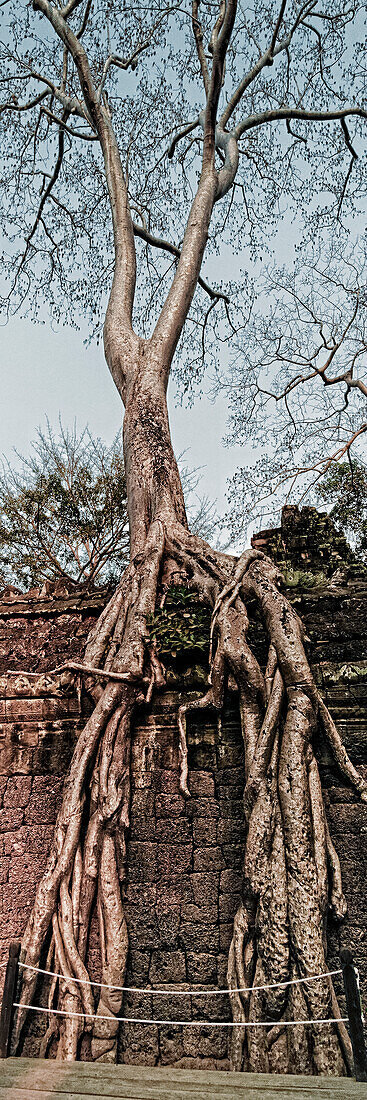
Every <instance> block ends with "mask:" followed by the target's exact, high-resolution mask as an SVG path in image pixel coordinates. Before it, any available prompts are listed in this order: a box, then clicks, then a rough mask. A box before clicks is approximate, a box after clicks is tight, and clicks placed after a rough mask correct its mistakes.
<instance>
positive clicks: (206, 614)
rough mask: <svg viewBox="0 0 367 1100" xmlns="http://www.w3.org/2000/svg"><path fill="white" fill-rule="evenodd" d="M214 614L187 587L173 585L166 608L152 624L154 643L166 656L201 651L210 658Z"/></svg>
mask: <svg viewBox="0 0 367 1100" xmlns="http://www.w3.org/2000/svg"><path fill="white" fill-rule="evenodd" d="M210 621H211V617H210V611H209V608H207V607H204V606H203V604H199V603H198V598H197V595H196V594H195V593H194V592H191V591H190V590H189V589H187V588H185V587H184V586H183V585H171V586H170V588H169V589H168V591H167V595H166V599H165V604H164V607H163V608H159V609H157V611H156V613H155V615H152V616H151V617H150V620H149V622H148V626H149V634H150V638H151V640H152V641H153V640H154V641H155V643H156V646H157V649H158V652H159V653H160V654H161V656H162V657H173V658H174V659H176V658H178V657H182V656H183V655H185V654H187V652H192V651H197V652H200V653H202V654H205V656H207V654H208V649H209V635H210Z"/></svg>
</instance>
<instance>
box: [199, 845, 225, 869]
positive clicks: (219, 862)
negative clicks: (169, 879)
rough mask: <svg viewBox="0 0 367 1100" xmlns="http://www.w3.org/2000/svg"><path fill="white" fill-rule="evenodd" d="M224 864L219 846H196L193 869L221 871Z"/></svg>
mask: <svg viewBox="0 0 367 1100" xmlns="http://www.w3.org/2000/svg"><path fill="white" fill-rule="evenodd" d="M225 865H226V864H225V860H224V858H223V854H222V849H221V848H197V849H196V851H195V852H194V871H197V872H200V871H221V870H223V869H224V867H225Z"/></svg>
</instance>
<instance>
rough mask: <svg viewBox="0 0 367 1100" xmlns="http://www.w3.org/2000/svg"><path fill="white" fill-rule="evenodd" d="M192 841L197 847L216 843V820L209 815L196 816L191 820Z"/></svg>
mask: <svg viewBox="0 0 367 1100" xmlns="http://www.w3.org/2000/svg"><path fill="white" fill-rule="evenodd" d="M193 828H194V842H195V846H196V847H197V848H203V847H204V846H211V845H216V843H217V821H216V820H213V818H210V817H198V818H194V820H193Z"/></svg>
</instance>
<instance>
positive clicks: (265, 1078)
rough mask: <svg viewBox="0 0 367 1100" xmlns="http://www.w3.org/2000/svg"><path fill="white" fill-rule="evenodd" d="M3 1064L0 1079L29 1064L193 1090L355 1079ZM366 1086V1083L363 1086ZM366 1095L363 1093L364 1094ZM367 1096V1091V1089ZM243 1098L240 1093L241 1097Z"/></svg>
mask: <svg viewBox="0 0 367 1100" xmlns="http://www.w3.org/2000/svg"><path fill="white" fill-rule="evenodd" d="M0 1065H1V1074H0V1077H1V1080H4V1074H6V1075H8V1074H12V1073H15V1074H16V1075H17V1076H18V1074H20V1073H21V1072H22V1071H23V1070H24V1071H26V1070H28V1069H29V1068H31V1069H32V1071H33V1072H34V1073H37V1074H38V1073H39V1074H40V1076H41V1079H42V1080H43V1081H46V1079H48V1076H49V1075H51V1079H52V1080H53V1081H55V1080H56V1077H58V1076H60V1078H62V1077H63V1076H64V1075H65V1076H67V1078H68V1080H70V1077H71V1075H74V1074H75V1075H77V1079H78V1081H79V1080H80V1081H82V1080H84V1079H86V1078H89V1077H96V1078H97V1079H98V1080H100V1079H103V1080H106V1081H107V1080H108V1081H109V1080H112V1081H115V1082H116V1081H118V1082H119V1083H120V1082H122V1083H123V1082H124V1081H129V1082H130V1081H131V1082H138V1083H139V1084H140V1083H141V1082H144V1083H146V1084H147V1085H148V1086H149V1085H152V1084H153V1083H154V1084H157V1086H158V1085H160V1084H161V1085H163V1086H165V1085H167V1083H168V1082H169V1084H170V1086H172V1085H173V1086H174V1085H178V1086H180V1087H181V1088H183V1087H189V1090H190V1091H191V1092H195V1089H197V1088H198V1089H202V1087H203V1082H205V1087H207V1086H208V1085H211V1086H212V1087H213V1088H216V1087H217V1088H218V1089H220V1091H221V1093H222V1095H223V1094H224V1093H225V1092H226V1090H227V1089H231V1090H234V1091H235V1092H239V1093H241V1092H242V1091H243V1089H244V1087H245V1086H246V1087H247V1086H248V1084H249V1083H251V1085H252V1086H253V1087H255V1088H258V1089H260V1088H264V1087H268V1088H271V1089H272V1090H273V1091H276V1090H277V1089H279V1088H281V1087H283V1088H285V1087H289V1086H291V1087H292V1089H293V1091H294V1092H295V1093H297V1092H299V1091H300V1090H301V1089H303V1090H305V1089H308V1090H311V1092H312V1091H313V1092H314V1091H315V1089H316V1090H317V1092H318V1093H319V1095H320V1093H321V1094H322V1093H323V1092H325V1093H326V1094H327V1095H329V1093H330V1087H331V1083H332V1086H333V1089H334V1094H335V1092H336V1090H337V1089H339V1090H342V1095H343V1096H344V1095H346V1094H347V1095H348V1090H349V1089H350V1087H351V1086H352V1087H353V1084H354V1082H353V1081H352V1080H351V1079H350V1078H346V1077H337V1078H336V1077H333V1078H329V1077H304V1076H295V1075H290V1074H289V1075H288V1074H270V1073H262V1074H252V1073H246V1074H242V1073H234V1072H227V1071H223V1070H200V1069H199V1070H194V1069H176V1068H175V1067H174V1066H133V1065H126V1064H124V1063H119V1064H118V1065H114V1064H112V1065H111V1064H109V1063H107V1062H104V1063H98V1062H73V1063H70V1062H56V1061H52V1060H51V1059H30V1058H8V1059H7V1060H6V1061H3V1062H2V1063H1V1062H0ZM363 1087H364V1088H366V1086H363ZM361 1095H364V1094H361ZM366 1096H367V1093H366ZM238 1100H241V1097H240V1096H239V1097H238Z"/></svg>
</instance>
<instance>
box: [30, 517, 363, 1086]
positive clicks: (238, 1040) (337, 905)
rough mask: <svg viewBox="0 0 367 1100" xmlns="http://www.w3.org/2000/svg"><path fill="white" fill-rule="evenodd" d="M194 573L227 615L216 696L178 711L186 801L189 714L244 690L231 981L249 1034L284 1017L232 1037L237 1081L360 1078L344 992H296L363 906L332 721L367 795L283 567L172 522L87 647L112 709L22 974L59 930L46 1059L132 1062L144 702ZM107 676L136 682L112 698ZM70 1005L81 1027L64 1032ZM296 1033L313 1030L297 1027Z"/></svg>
mask: <svg viewBox="0 0 367 1100" xmlns="http://www.w3.org/2000/svg"><path fill="white" fill-rule="evenodd" d="M183 575H184V577H185V581H186V583H187V584H189V585H190V586H191V587H192V588H194V589H195V590H196V591H198V593H199V596H200V598H201V599H202V600H204V601H206V602H207V604H209V606H210V607H211V608H212V612H213V615H212V626H211V637H210V684H209V689H208V691H207V692H206V694H205V696H203V698H202V699H201V700H198V701H196V702H194V703H190V704H188V705H186V706H183V707H180V709H179V715H178V721H179V738H180V740H179V753H180V789H181V793H182V794H183V796H184V797H185V798H189V797H190V792H189V782H188V753H187V738H186V716H187V712H188V711H190V710H191V709H193V708H197V707H199V708H205V707H211V708H214V710H215V711H216V712H217V713H220V711H221V709H222V706H223V701H224V696H225V691H226V689H227V686H228V684H229V685H230V687H231V690H233V687H234V686H236V687H237V689H238V697H239V707H240V715H241V728H242V736H243V744H244V757H245V790H244V809H245V817H246V822H247V836H246V843H245V851H244V865H243V869H244V875H243V896H242V900H241V905H240V907H239V909H238V912H237V914H236V917H235V921H234V929H233V939H232V943H231V947H230V951H229V960H228V985H229V990H230V1000H231V1006H232V1014H233V1019H234V1021H236V1022H239V1023H247V1024H251V1023H256V1024H261V1023H262V1021H264V1022H265V1021H267V1026H266V1027H265V1026H264V1027H256V1028H255V1027H253V1028H251V1027H248V1028H238V1029H237V1028H236V1029H233V1035H232V1038H231V1064H232V1066H233V1068H234V1069H237V1070H255V1071H263V1072H267V1071H271V1072H295V1073H309V1072H315V1073H319V1074H322V1075H341V1074H343V1073H345V1072H350V1068H351V1052H350V1043H349V1039H348V1036H347V1033H346V1031H345V1029H344V1028H343V1025H340V1024H337V1023H335V1025H331V1026H330V1025H326V1026H324V1025H321V1024H318V1023H317V1021H318V1020H322V1019H329V1018H332V1017H333V1018H335V1017H338V1016H340V1011H339V1007H338V1004H337V1000H336V996H335V992H334V989H333V986H332V982H331V979H330V978H328V977H326V978H323V979H321V980H319V981H315V982H313V981H307V980H306V981H305V982H304V983H303V984H301V985H299V984H289V983H292V982H294V981H296V980H297V981H298V980H299V979H310V978H311V977H312V976H314V975H317V974H323V973H325V972H326V971H327V970H328V967H327V960H326V947H327V944H326V932H327V918H328V912H329V911H330V909H331V910H332V912H333V914H334V916H335V917H337V918H338V919H341V918H342V917H343V916H344V915H345V910H346V906H345V900H344V897H343V892H342V884H341V875H340V865H339V861H338V857H337V854H336V852H335V849H334V847H333V845H332V842H331V839H330V835H329V831H328V827H327V822H326V816H325V810H324V805H323V799H322V791H321V784H320V777H319V773H318V768H317V763H316V759H315V755H314V752H313V747H312V742H313V739H314V738H315V735H316V732H317V728H318V722H319V721H320V720H321V722H322V725H323V728H324V730H325V733H326V736H327V737H328V740H329V743H330V746H331V748H332V751H333V753H334V758H335V760H336V761H337V763H338V765H339V767H340V768H341V770H342V771H343V774H344V775H345V776H347V778H348V779H349V780H350V781H351V782H352V783H353V785H354V786H355V788H356V789H357V790H358V791H359V793H360V794H361V796H362V797H363V798H365V797H366V784H364V782H363V780H362V779H361V778H360V777H359V775H358V773H357V772H356V770H355V768H354V767H353V765H352V763H351V761H350V760H349V758H348V756H347V754H346V752H345V749H344V747H343V745H342V742H341V740H340V737H339V735H338V733H337V731H336V729H335V726H334V723H333V722H332V719H331V717H330V715H329V713H328V711H327V709H326V707H325V705H324V704H323V702H322V701H321V700H320V697H319V694H318V692H317V689H316V686H315V684H314V681H313V677H312V674H311V670H310V668H309V665H308V661H307V658H306V654H305V650H304V633H303V627H302V624H301V622H300V620H299V618H298V616H297V615H296V614H295V612H294V611H293V610H292V608H291V606H290V604H289V603H288V601H287V600H286V599H285V597H284V596H283V594H282V593H281V591H280V590H279V587H278V583H279V573H278V571H277V569H276V568H275V567H274V565H273V564H272V563H271V562H270V561H269V560H268V559H266V558H264V556H263V555H262V554H261V553H260V552H258V551H246V553H245V554H244V555H242V557H241V558H240V559H239V560H238V561H236V560H235V559H233V558H230V557H229V556H227V555H224V554H220V553H215V552H214V551H212V550H210V548H209V547H208V546H207V545H206V543H205V542H204V541H203V540H201V539H198V538H196V537H194V536H191V535H190V534H189V533H188V532H187V531H186V530H185V529H184V528H183V527H180V526H179V525H176V526H173V527H172V529H170V531H169V533H167V532H165V530H164V527H163V524H162V523H161V522H159V521H156V522H154V523H152V525H151V527H150V530H149V533H148V537H147V539H146V544H145V547H144V551H143V552H142V553H141V554H139V556H138V557H136V558H135V560H134V561H133V562H131V564H130V566H129V567H128V569H127V570H126V573H125V574H124V577H123V578H122V581H121V584H120V585H119V587H118V589H117V591H116V593H115V594H114V596H113V597H112V600H111V601H110V603H109V604H108V606H107V608H106V609H105V611H104V613H103V615H102V616H101V618H100V620H99V622H98V623H97V624H96V627H95V628H94V630H93V632H92V634H91V635H90V638H89V641H88V644H87V647H86V653H85V660H84V665H85V666H86V668H84V672H83V673H82V674H83V676H84V686H85V687H86V688H87V690H88V692H89V694H90V695H91V696H92V698H93V699H94V702H95V709H94V711H93V714H92V715H91V718H90V719H89V720H88V722H87V723H86V726H85V728H84V730H83V732H82V734H81V735H80V737H79V741H78V744H77V746H76V749H75V752H74V757H73V760H72V764H71V768H70V773H69V776H68V779H67V781H66V784H65V790H64V797H63V802H62V806H61V809H60V813H59V816H58V820H57V825H56V829H55V837H54V842H53V847H52V850H51V854H50V858H49V862H48V866H47V869H46V872H45V875H44V877H43V879H42V882H41V883H40V885H39V888H38V890H37V895H36V900H35V904H34V908H33V912H32V915H31V917H30V920H29V923H28V926H27V929H26V933H25V936H24V939H23V944H22V961H24V962H27V963H30V964H32V965H33V966H35V967H37V966H38V965H39V964H40V960H41V953H42V951H43V948H44V945H45V941H46V938H47V935H48V933H49V930H50V929H52V944H51V949H50V950H51V955H50V954H49V959H51V961H52V960H53V964H54V967H55V970H57V971H58V973H59V974H60V977H59V978H58V979H57V980H56V981H55V982H54V983H53V984H52V985H51V988H50V991H49V1008H50V1023H49V1027H48V1030H47V1033H46V1036H45V1038H44V1041H43V1046H42V1050H43V1053H44V1054H46V1053H47V1052H48V1050H49V1049H50V1048H51V1047H52V1049H54V1048H55V1044H57V1057H62V1058H67V1059H74V1058H76V1057H77V1055H78V1050H79V1045H80V1039H81V1036H82V1035H84V1034H87V1035H89V1036H90V1049H91V1057H92V1058H93V1059H95V1060H106V1061H115V1060H116V1058H117V1046H118V1020H117V1017H118V1016H120V1015H121V1014H122V993H121V990H119V989H118V988H116V987H117V986H123V984H124V977H125V972H126V961H127V952H128V933H127V927H126V921H125V917H124V908H123V889H124V881H125V874H126V843H127V831H128V828H129V807H130V745H131V721H132V717H133V713H134V707H135V705H136V702H137V701H139V702H141V701H142V699H144V698H145V700H146V701H147V702H148V703H149V702H150V700H151V698H152V694H153V692H154V690H155V689H156V688H161V687H162V686H163V684H164V672H163V669H162V666H161V664H160V661H159V656H158V654H157V652H156V650H155V647H154V645H152V643H151V640H150V639H149V637H148V629H147V620H148V616H150V615H151V614H153V613H154V611H155V608H156V603H157V594H158V587H159V585H161V586H163V589H164V587H165V586H166V585H168V584H170V583H172V578H174V577H176V578H177V577H179V579H180V580H182V576H183ZM254 600H255V601H256V603H257V606H258V608H259V610H260V613H261V617H262V620H263V623H264V626H265V630H266V633H267V636H268V642H269V652H268V660H267V665H266V669H265V672H264V673H263V671H262V669H261V668H260V666H259V664H258V662H257V660H256V658H255V656H254V654H253V653H252V651H251V648H250V646H249V644H248V640H247V632H248V625H249V622H248V615H247V610H246V604H248V602H249V601H251V602H252V603H253V601H254ZM79 672H80V669H79ZM103 673H106V675H112V676H116V675H118V676H119V677H120V679H118V680H116V679H113V680H108V681H107V684H106V686H104V684H105V681H104V679H103ZM101 680H102V683H101ZM95 904H96V905H97V911H98V917H99V929H100V953H101V970H102V982H103V983H105V985H104V986H102V988H101V992H100V996H99V1000H98V1003H97V1004H95V1001H94V997H93V995H92V991H91V987H90V985H88V984H87V985H84V984H78V981H77V979H78V980H79V981H80V982H81V983H83V982H84V981H85V982H88V979H89V973H88V939H89V928H90V922H91V916H92V911H93V906H94V905H95ZM49 968H50V969H52V966H51V964H50V967H49ZM35 981H36V975H35V974H33V973H32V972H29V971H23V981H22V989H21V991H20V999H21V1000H22V1001H23V1002H24V1004H29V1003H30V1001H31V998H32V996H33V991H34V987H35ZM107 986H112V987H115V988H112V989H109V988H107ZM259 986H261V987H264V988H261V989H259V988H258V987H259ZM239 990H242V992H239ZM243 990H247V992H243ZM60 1007H63V1008H65V1011H67V1012H68V1013H72V1012H74V1013H80V1014H81V1017H80V1018H79V1017H78V1018H76V1019H73V1018H72V1017H69V1018H66V1017H65V1018H62V1019H61V1022H60V1018H58V1017H57V1014H56V1011H57V1008H60ZM94 1014H95V1015H96V1019H95V1020H94V1022H93V1023H92V1022H91V1020H90V1017H91V1016H92V1015H94ZM25 1015H26V1009H22V1010H21V1011H19V1012H18V1017H17V1020H16V1029H15V1048H16V1045H17V1043H18V1041H19V1036H20V1031H21V1028H22V1024H23V1022H24V1019H25ZM83 1016H84V1018H83ZM106 1017H107V1019H106ZM290 1020H291V1021H293V1020H294V1021H299V1020H305V1021H309V1024H308V1025H307V1026H302V1024H298V1023H296V1025H295V1026H294V1027H288V1026H285V1024H286V1022H287V1021H290Z"/></svg>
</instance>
